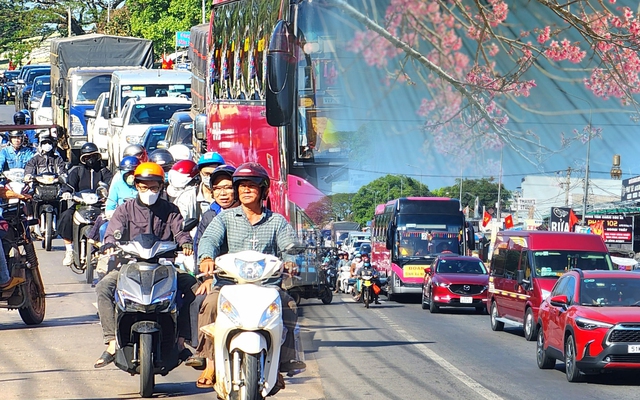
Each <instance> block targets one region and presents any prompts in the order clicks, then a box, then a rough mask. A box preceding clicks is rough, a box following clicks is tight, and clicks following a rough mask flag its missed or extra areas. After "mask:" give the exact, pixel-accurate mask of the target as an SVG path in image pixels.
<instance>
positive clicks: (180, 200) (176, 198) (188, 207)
mask: <svg viewBox="0 0 640 400" xmlns="http://www.w3.org/2000/svg"><path fill="white" fill-rule="evenodd" d="M197 178H198V165H197V164H196V163H195V162H193V161H192V160H180V161H178V162H176V163H175V164H173V167H171V170H170V171H169V174H168V182H169V186H168V187H167V195H168V196H169V199H170V200H171V202H172V203H173V204H175V205H177V206H178V208H179V209H180V214H182V217H183V218H184V219H189V218H198V217H199V215H198V213H196V194H197V190H198V183H199V182H198V179H197Z"/></svg>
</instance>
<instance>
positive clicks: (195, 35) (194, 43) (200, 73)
mask: <svg viewBox="0 0 640 400" xmlns="http://www.w3.org/2000/svg"><path fill="white" fill-rule="evenodd" d="M208 40H209V24H200V25H196V26H193V27H191V38H190V40H189V60H190V61H191V114H192V115H191V117H192V118H193V119H195V117H196V115H199V114H204V113H205V112H206V111H207V109H206V106H207V72H208V65H207V64H208V63H207V57H208V56H207V52H208V50H209V48H208ZM203 144H204V143H203V142H202V141H201V140H195V139H194V141H193V146H194V149H193V150H194V152H195V154H202V153H205V152H206V151H207V149H206V144H204V146H203Z"/></svg>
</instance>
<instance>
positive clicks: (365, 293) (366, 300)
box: [362, 288, 370, 308]
mask: <svg viewBox="0 0 640 400" xmlns="http://www.w3.org/2000/svg"><path fill="white" fill-rule="evenodd" d="M362 301H364V306H365V307H366V308H369V302H370V300H369V288H364V289H362Z"/></svg>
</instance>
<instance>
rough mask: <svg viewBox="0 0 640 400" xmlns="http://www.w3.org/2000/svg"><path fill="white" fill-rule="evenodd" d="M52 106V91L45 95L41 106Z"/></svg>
mask: <svg viewBox="0 0 640 400" xmlns="http://www.w3.org/2000/svg"><path fill="white" fill-rule="evenodd" d="M44 107H51V93H47V94H45V95H44V96H43V100H42V104H41V105H40V108H44Z"/></svg>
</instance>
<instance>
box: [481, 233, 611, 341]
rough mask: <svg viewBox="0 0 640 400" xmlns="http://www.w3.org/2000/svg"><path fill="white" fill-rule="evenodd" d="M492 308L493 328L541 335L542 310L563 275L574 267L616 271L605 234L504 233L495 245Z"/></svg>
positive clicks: (528, 336)
mask: <svg viewBox="0 0 640 400" xmlns="http://www.w3.org/2000/svg"><path fill="white" fill-rule="evenodd" d="M493 249H494V250H493V253H492V259H491V273H490V276H489V290H488V291H487V293H488V298H487V307H488V309H489V313H490V317H491V318H490V320H491V329H492V330H494V331H501V330H502V329H503V328H504V325H505V324H508V325H512V326H518V327H522V328H523V330H524V336H525V339H527V340H530V341H531V340H535V339H536V337H537V329H536V325H537V321H538V309H539V308H540V304H541V303H542V301H543V300H544V299H545V298H546V297H547V296H549V294H550V293H551V289H552V288H553V285H554V284H555V282H556V281H557V280H558V278H559V277H560V276H561V275H562V274H564V273H565V272H566V271H569V270H570V269H574V268H579V269H582V270H596V269H598V270H612V269H613V264H612V262H611V257H610V256H609V252H608V250H607V247H606V246H605V244H604V241H603V240H602V238H601V237H600V236H599V235H593V234H587V233H573V232H545V231H505V232H499V233H498V235H497V237H496V241H495V243H494V246H493Z"/></svg>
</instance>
